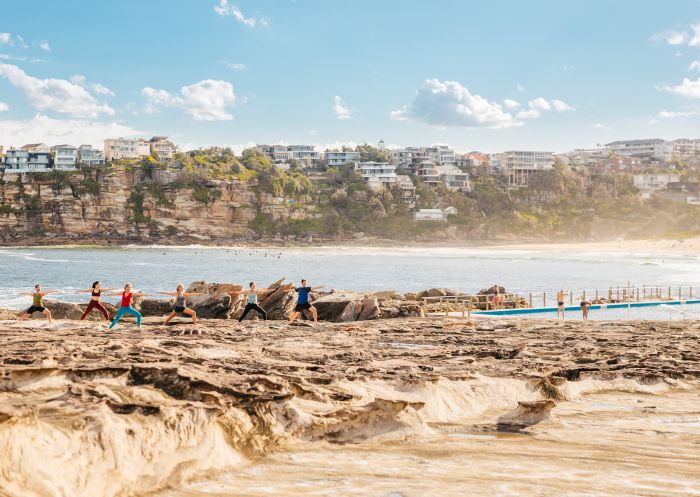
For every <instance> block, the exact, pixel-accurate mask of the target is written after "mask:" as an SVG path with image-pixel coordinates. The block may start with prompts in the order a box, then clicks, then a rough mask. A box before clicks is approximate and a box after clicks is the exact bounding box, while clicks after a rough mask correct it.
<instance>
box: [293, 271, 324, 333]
mask: <svg viewBox="0 0 700 497" xmlns="http://www.w3.org/2000/svg"><path fill="white" fill-rule="evenodd" d="M321 288H323V285H319V286H314V287H310V286H306V280H305V279H303V280H301V286H300V287H297V288H296V289H295V291H296V292H297V294H298V296H297V305H296V307H294V312H292V315H291V317H290V318H289V322H290V323H291V322H293V321H294V320H295V319H296V318H298V317H299V315H300V314H301V313H302V312H304V311H309V312H311V317H313V319H314V323H316V322H318V312H316V308H315V307H314V306H313V305H312V304H311V302H309V293H311V292H313V291H314V290H320V289H321Z"/></svg>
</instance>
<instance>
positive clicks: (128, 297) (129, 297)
mask: <svg viewBox="0 0 700 497" xmlns="http://www.w3.org/2000/svg"><path fill="white" fill-rule="evenodd" d="M108 295H119V294H118V293H110V294H108ZM144 295H148V294H146V293H143V292H138V291H137V292H133V291H132V290H131V283H127V284H126V285H124V291H123V292H122V293H121V297H122V305H121V307H119V310H118V311H117V315H116V316H114V321H112V324H110V325H109V329H110V330H111V329H112V328H114V327H115V326H116V325H117V323H118V322H119V320H120V319H121V318H122V317H123V316H124V314H131V315H132V316H134V317H135V318H136V326H137V327H138V328H139V329H140V328H141V317H142V316H141V313H140V312H139V311H137V310H136V309H134V308H133V307H132V305H131V304H132V302H133V299H134V297H143V296H144Z"/></svg>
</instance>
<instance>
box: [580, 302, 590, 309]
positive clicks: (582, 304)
mask: <svg viewBox="0 0 700 497" xmlns="http://www.w3.org/2000/svg"><path fill="white" fill-rule="evenodd" d="M590 306H591V303H590V302H581V308H582V309H585V308H586V307H590Z"/></svg>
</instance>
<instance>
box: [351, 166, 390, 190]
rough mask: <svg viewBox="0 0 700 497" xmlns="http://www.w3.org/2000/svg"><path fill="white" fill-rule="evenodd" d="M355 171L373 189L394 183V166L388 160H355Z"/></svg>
mask: <svg viewBox="0 0 700 497" xmlns="http://www.w3.org/2000/svg"><path fill="white" fill-rule="evenodd" d="M355 171H357V172H358V173H360V176H362V179H363V180H365V182H366V183H367V184H368V185H369V187H370V188H372V189H375V190H376V189H381V188H384V187H385V186H387V185H393V184H394V183H396V166H394V165H392V164H389V163H388V162H374V161H367V162H356V163H355Z"/></svg>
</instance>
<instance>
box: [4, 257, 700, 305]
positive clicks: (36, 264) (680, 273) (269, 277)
mask: <svg viewBox="0 0 700 497" xmlns="http://www.w3.org/2000/svg"><path fill="white" fill-rule="evenodd" d="M302 277H304V278H306V279H307V280H308V282H309V284H311V285H314V286H315V285H325V286H326V288H327V289H332V288H334V289H342V290H358V291H379V290H397V291H400V292H417V291H421V290H425V289H427V288H433V287H448V288H455V289H459V290H461V291H463V292H465V293H475V292H478V291H479V290H481V289H483V288H487V287H490V286H492V285H494V284H495V283H498V284H500V285H501V286H504V287H505V288H506V290H507V291H509V292H517V293H527V292H541V291H547V292H555V291H557V290H558V289H560V288H564V289H568V290H571V291H580V290H588V291H589V292H592V291H593V290H594V289H600V290H601V291H603V290H605V289H607V288H609V287H611V286H612V287H616V286H626V285H627V284H628V283H629V284H631V285H637V286H642V285H660V286H662V287H665V286H668V285H673V286H677V285H693V284H700V254H698V253H688V252H685V253H683V252H669V253H660V252H647V253H644V252H620V251H616V252H611V253H607V252H591V251H562V250H510V249H502V248H499V249H487V248H412V247H396V248H357V247H351V248H345V247H318V246H313V247H302V248H280V249H262V248H241V247H237V248H234V247H230V248H220V247H199V246H191V247H181V248H173V247H159V246H152V247H123V248H83V247H80V248H35V247H32V248H2V249H0V300H1V302H0V307H4V308H10V309H20V308H22V307H24V306H26V305H28V303H29V297H26V296H21V295H19V294H20V293H21V292H26V291H30V290H31V289H32V287H33V286H34V285H35V284H37V283H41V284H42V285H43V287H44V289H46V290H48V289H53V290H58V291H59V293H58V294H56V295H54V296H52V298H57V299H59V300H65V301H71V302H80V301H82V300H85V295H81V294H76V293H75V291H76V290H77V289H85V288H89V287H90V286H91V284H92V282H93V281H95V280H100V281H101V282H102V285H103V287H122V286H123V285H124V283H125V282H131V283H133V285H134V287H135V288H137V289H140V290H142V291H144V292H148V293H153V292H157V291H172V290H174V288H175V286H176V285H177V284H178V283H184V284H185V285H187V284H189V283H190V282H192V281H196V280H206V281H210V282H226V283H240V284H245V283H247V282H248V281H256V282H257V283H258V285H259V286H260V285H265V286H266V285H267V284H269V283H271V282H273V281H276V280H278V279H280V278H287V280H289V281H293V282H298V281H299V280H300V279H301V278H302ZM699 293H700V292H699ZM590 294H591V293H589V295H590ZM106 300H108V301H110V299H109V298H107V299H106ZM112 301H114V302H116V298H114V299H112Z"/></svg>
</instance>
